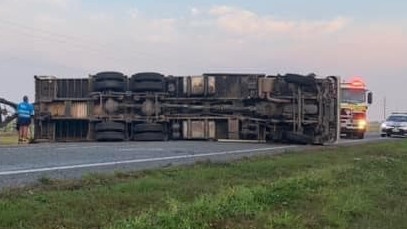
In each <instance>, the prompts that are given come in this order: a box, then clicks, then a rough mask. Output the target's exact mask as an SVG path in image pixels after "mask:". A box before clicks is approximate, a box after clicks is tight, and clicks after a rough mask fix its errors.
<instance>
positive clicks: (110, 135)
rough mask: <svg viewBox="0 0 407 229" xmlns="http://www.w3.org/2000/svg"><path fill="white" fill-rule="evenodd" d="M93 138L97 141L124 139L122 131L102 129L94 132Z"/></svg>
mask: <svg viewBox="0 0 407 229" xmlns="http://www.w3.org/2000/svg"><path fill="white" fill-rule="evenodd" d="M95 138H96V140H97V141H124V139H125V136H124V132H117V131H103V132H96V134H95Z"/></svg>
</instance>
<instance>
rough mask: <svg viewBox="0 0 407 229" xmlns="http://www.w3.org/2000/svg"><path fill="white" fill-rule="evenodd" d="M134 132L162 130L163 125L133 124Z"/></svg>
mask: <svg viewBox="0 0 407 229" xmlns="http://www.w3.org/2000/svg"><path fill="white" fill-rule="evenodd" d="M133 130H134V131H133V132H134V133H144V132H164V126H163V125H162V124H159V123H142V124H137V125H135V126H134V129H133Z"/></svg>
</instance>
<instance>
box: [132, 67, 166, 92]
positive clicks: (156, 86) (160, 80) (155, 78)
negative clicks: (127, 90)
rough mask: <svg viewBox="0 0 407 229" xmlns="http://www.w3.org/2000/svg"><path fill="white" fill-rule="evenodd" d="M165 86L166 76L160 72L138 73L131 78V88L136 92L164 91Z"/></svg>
mask: <svg viewBox="0 0 407 229" xmlns="http://www.w3.org/2000/svg"><path fill="white" fill-rule="evenodd" d="M164 86H165V85H164V76H163V75H162V74H160V73H155V72H145V73H137V74H134V75H133V76H132V77H131V79H130V87H131V90H132V91H135V92H148V91H152V92H163V91H164V88H165V87H164Z"/></svg>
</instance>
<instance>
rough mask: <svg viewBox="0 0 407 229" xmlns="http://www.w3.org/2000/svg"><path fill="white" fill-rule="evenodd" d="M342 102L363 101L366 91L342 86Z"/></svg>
mask: <svg viewBox="0 0 407 229" xmlns="http://www.w3.org/2000/svg"><path fill="white" fill-rule="evenodd" d="M341 91H342V102H346V103H364V102H365V100H366V93H365V90H364V89H354V88H352V89H351V88H342V90H341Z"/></svg>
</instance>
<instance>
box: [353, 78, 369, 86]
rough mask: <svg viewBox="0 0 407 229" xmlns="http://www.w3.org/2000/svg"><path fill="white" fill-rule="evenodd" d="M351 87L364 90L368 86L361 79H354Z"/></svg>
mask: <svg viewBox="0 0 407 229" xmlns="http://www.w3.org/2000/svg"><path fill="white" fill-rule="evenodd" d="M349 84H350V86H352V87H356V88H364V87H365V86H366V84H365V82H364V81H363V80H362V79H360V78H354V79H352V80H351V81H350V83H349Z"/></svg>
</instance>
